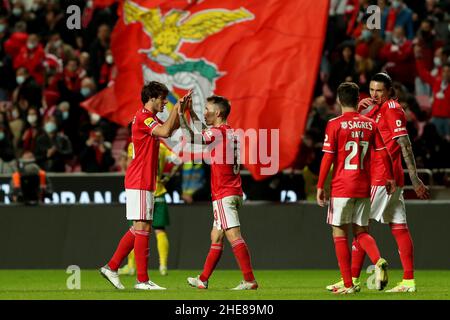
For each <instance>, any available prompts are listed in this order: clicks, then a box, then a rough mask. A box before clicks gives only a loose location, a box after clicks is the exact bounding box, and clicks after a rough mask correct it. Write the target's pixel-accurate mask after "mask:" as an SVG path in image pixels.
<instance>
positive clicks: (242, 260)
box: [231, 238, 255, 282]
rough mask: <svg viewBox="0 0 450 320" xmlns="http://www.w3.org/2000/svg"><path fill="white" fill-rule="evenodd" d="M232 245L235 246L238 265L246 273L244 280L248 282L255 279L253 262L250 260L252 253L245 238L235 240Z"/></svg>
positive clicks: (234, 250) (234, 251)
mask: <svg viewBox="0 0 450 320" xmlns="http://www.w3.org/2000/svg"><path fill="white" fill-rule="evenodd" d="M231 247H232V248H233V253H234V256H235V257H236V260H237V262H238V265H239V267H240V268H241V271H242V274H243V275H244V280H245V281H248V282H251V281H255V276H254V275H253V269H252V264H251V261H250V254H249V252H248V248H247V245H246V244H245V241H244V239H242V238H240V239H237V240H235V241H233V242H232V243H231Z"/></svg>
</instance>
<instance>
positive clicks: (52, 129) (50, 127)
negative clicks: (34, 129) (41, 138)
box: [44, 122, 56, 133]
mask: <svg viewBox="0 0 450 320" xmlns="http://www.w3.org/2000/svg"><path fill="white" fill-rule="evenodd" d="M44 130H45V132H47V133H52V132H55V131H56V124H55V123H54V122H47V123H46V124H45V126H44Z"/></svg>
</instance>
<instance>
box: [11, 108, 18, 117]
mask: <svg viewBox="0 0 450 320" xmlns="http://www.w3.org/2000/svg"><path fill="white" fill-rule="evenodd" d="M11 115H12V117H13V119H17V118H18V117H19V115H20V113H19V111H18V110H17V109H14V110H13V111H12V112H11Z"/></svg>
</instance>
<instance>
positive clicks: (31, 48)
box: [27, 42, 37, 50]
mask: <svg viewBox="0 0 450 320" xmlns="http://www.w3.org/2000/svg"><path fill="white" fill-rule="evenodd" d="M36 47H37V44H36V43H34V42H27V48H28V49H30V50H33V49H34V48H36Z"/></svg>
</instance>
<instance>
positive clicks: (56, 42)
mask: <svg viewBox="0 0 450 320" xmlns="http://www.w3.org/2000/svg"><path fill="white" fill-rule="evenodd" d="M45 52H46V53H47V54H52V55H54V56H55V57H57V58H59V59H61V60H62V61H63V63H66V62H67V61H68V60H69V59H74V58H75V52H74V50H73V48H72V47H71V46H70V45H68V44H65V43H64V42H63V41H62V39H61V35H60V34H59V33H58V32H53V33H52V34H51V35H50V38H49V40H48V42H47V45H46V46H45Z"/></svg>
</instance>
